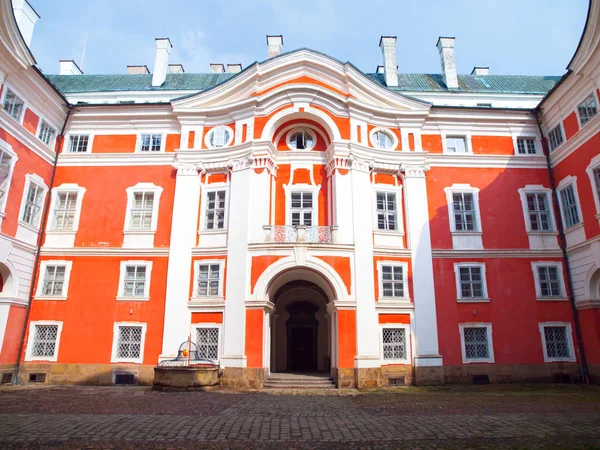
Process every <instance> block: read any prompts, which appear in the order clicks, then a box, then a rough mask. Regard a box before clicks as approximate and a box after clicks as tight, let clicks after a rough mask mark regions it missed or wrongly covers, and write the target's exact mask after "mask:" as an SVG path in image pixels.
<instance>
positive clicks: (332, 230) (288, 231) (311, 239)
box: [263, 225, 337, 244]
mask: <svg viewBox="0 0 600 450" xmlns="http://www.w3.org/2000/svg"><path fill="white" fill-rule="evenodd" d="M263 229H264V230H265V242H274V243H281V244H285V243H309V244H334V243H335V242H336V232H337V227H307V226H305V225H265V226H263Z"/></svg>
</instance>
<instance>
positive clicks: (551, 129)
mask: <svg viewBox="0 0 600 450" xmlns="http://www.w3.org/2000/svg"><path fill="white" fill-rule="evenodd" d="M556 128H559V129H560V136H561V138H562V140H561V142H560V144H558V145H557V146H556V147H554V148H552V144H551V143H550V132H552V131H553V130H555V129H556ZM547 139H548V148H549V150H550V153H552V152H555V151H556V150H558V149H559V148H560V147H561V146H562V145H563V144H564V143H565V141H566V139H565V130H564V128H563V125H562V122H558V123H557V124H556V125H555V126H553V127H550V128H548V133H547Z"/></svg>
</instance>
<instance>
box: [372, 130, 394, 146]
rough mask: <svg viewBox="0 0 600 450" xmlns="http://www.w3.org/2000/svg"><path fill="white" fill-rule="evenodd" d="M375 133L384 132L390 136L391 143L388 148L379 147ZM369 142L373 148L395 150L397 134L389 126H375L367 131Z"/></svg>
mask: <svg viewBox="0 0 600 450" xmlns="http://www.w3.org/2000/svg"><path fill="white" fill-rule="evenodd" d="M375 133H384V134H386V135H387V136H388V137H389V138H390V142H391V145H390V146H389V147H388V148H384V147H379V145H378V144H377V142H376V140H375ZM369 142H370V143H371V146H372V147H373V148H376V149H378V150H395V149H397V148H398V136H396V133H394V132H393V131H392V130H390V129H389V128H384V127H375V128H373V129H372V130H371V131H370V132H369Z"/></svg>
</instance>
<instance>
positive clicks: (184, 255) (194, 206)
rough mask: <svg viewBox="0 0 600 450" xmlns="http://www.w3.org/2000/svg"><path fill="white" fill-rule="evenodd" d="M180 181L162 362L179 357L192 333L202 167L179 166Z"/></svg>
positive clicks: (170, 259) (176, 204)
mask: <svg viewBox="0 0 600 450" xmlns="http://www.w3.org/2000/svg"><path fill="white" fill-rule="evenodd" d="M175 168H176V169H177V179H176V182H175V198H174V201H173V220H172V223H171V247H170V250H169V264H168V269H167V293H166V299H165V324H164V332H163V345H162V353H161V355H160V358H161V359H168V358H173V357H175V356H177V350H178V349H179V345H180V344H181V343H182V342H184V341H185V340H186V339H187V338H188V336H189V333H190V320H191V313H190V311H189V309H188V300H189V289H190V279H191V270H192V247H195V246H196V238H197V224H198V209H199V206H200V179H199V177H198V167H197V166H195V165H191V164H179V163H175Z"/></svg>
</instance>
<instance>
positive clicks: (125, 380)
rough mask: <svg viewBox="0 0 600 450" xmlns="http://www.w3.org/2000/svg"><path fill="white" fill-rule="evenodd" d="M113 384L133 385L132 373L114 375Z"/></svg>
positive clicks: (133, 377)
mask: <svg viewBox="0 0 600 450" xmlns="http://www.w3.org/2000/svg"><path fill="white" fill-rule="evenodd" d="M115 384H135V375H134V374H132V373H117V374H115Z"/></svg>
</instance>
